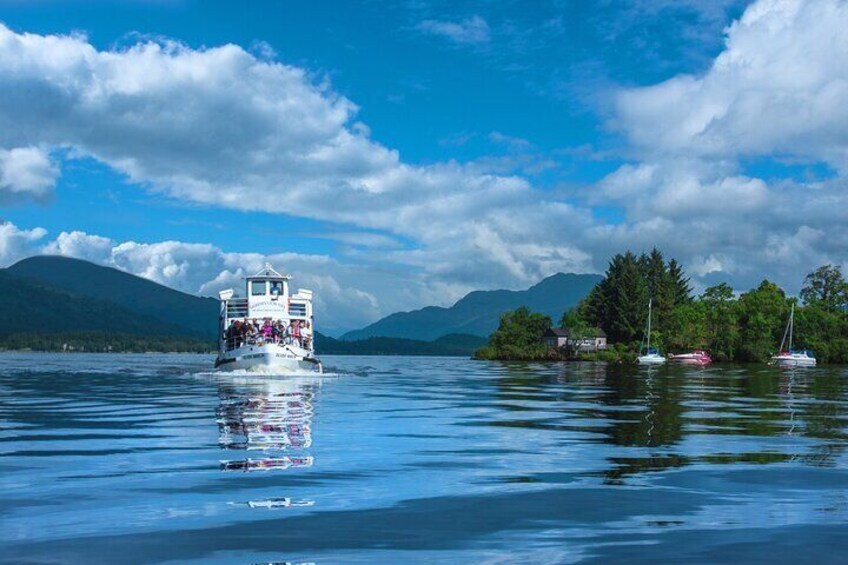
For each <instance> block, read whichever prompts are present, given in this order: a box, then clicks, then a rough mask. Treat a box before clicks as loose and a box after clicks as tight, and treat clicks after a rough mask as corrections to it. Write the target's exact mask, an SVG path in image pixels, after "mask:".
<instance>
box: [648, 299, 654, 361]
mask: <svg viewBox="0 0 848 565" xmlns="http://www.w3.org/2000/svg"><path fill="white" fill-rule="evenodd" d="M652 300H653V299H650V298H649V299H648V353H650V352H651V302H652Z"/></svg>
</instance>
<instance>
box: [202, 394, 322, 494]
mask: <svg viewBox="0 0 848 565" xmlns="http://www.w3.org/2000/svg"><path fill="white" fill-rule="evenodd" d="M320 385H321V381H320V380H316V379H314V378H309V379H297V378H288V379H275V380H263V381H254V382H249V381H248V382H238V381H236V382H234V381H231V380H223V379H222V380H221V381H220V382H219V383H218V398H219V404H218V409H217V411H216V417H217V423H218V443H219V445H220V447H221V449H222V450H225V451H227V452H230V451H256V452H259V453H257V454H256V456H251V457H246V458H237V459H227V460H223V461H221V470H222V471H225V472H231V471H235V472H243V473H248V472H253V471H282V470H287V469H298V468H307V467H312V464H313V463H314V458H313V457H312V455H310V454H309V452H308V450H309V448H310V447H311V446H312V416H313V410H314V409H313V402H314V400H315V395H316V391H317V390H318V388H319V387H320ZM246 504H247V506H249V507H250V508H267V509H273V508H293V507H306V506H312V505H314V504H315V502H314V501H313V500H309V499H293V498H291V497H288V496H283V497H273V498H265V499H259V500H248V501H247V502H246Z"/></svg>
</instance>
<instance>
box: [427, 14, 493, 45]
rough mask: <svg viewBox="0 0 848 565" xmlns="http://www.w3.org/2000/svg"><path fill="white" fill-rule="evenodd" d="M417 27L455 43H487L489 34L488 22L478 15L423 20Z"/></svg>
mask: <svg viewBox="0 0 848 565" xmlns="http://www.w3.org/2000/svg"><path fill="white" fill-rule="evenodd" d="M418 29H420V30H421V31H423V32H424V33H428V34H431V35H439V36H442V37H445V38H447V39H450V40H451V41H453V42H455V43H466V44H475V43H487V42H488V41H489V38H490V36H491V32H490V29H489V24H487V23H486V20H484V19H483V18H481V17H480V16H476V15H475V16H471V17H470V18H466V19H464V20H462V21H459V22H451V21H441V20H424V21H423V22H421V23H420V24H418Z"/></svg>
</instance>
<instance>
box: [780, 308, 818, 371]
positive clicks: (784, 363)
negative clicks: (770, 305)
mask: <svg viewBox="0 0 848 565" xmlns="http://www.w3.org/2000/svg"><path fill="white" fill-rule="evenodd" d="M794 330H795V304H794V303H793V304H792V308H791V310H790V311H789V323H788V324H786V329H785V330H784V331H783V339H782V340H781V341H780V353H778V354H777V355H774V356H772V358H771V364H772V365H777V366H778V367H815V366H816V358H815V356H814V355H813V354H812V352H810V351H807V350H803V351H793V350H792V335H793V333H794ZM787 334H788V335H789V347H788V348H787V349H783V346H784V345H785V344H786V336H787Z"/></svg>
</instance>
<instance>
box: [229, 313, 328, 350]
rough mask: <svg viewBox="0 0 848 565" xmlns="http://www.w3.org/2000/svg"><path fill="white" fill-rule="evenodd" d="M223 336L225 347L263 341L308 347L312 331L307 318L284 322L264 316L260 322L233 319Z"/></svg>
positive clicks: (261, 342)
mask: <svg viewBox="0 0 848 565" xmlns="http://www.w3.org/2000/svg"><path fill="white" fill-rule="evenodd" d="M225 337H226V339H227V349H235V348H236V347H241V346H243V345H262V344H265V343H284V344H288V345H298V346H300V347H303V348H304V349H309V348H310V345H311V342H312V331H311V329H310V327H309V321H308V320H292V321H291V323H290V324H286V323H285V322H284V321H282V320H277V321H271V318H265V321H264V323H261V324H260V322H259V321H258V320H257V319H256V318H253V320H250V319H248V318H245V319H244V321H242V320H234V321H233V322H232V323H231V324H230V326H229V327H228V328H227V331H226V334H225Z"/></svg>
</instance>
